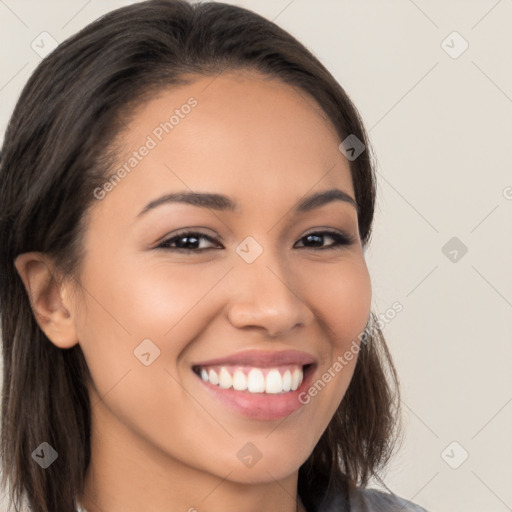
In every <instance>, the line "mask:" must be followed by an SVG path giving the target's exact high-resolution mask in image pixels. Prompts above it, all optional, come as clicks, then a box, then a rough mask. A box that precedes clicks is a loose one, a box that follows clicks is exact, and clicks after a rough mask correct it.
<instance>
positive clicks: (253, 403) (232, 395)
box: [193, 365, 316, 420]
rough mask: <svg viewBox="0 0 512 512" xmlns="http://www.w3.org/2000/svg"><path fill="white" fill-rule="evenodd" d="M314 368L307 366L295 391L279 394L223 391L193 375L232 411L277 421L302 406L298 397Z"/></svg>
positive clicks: (305, 386)
mask: <svg viewBox="0 0 512 512" xmlns="http://www.w3.org/2000/svg"><path fill="white" fill-rule="evenodd" d="M315 368H316V366H315V365H313V366H308V368H307V370H306V372H305V375H304V379H303V381H302V383H301V385H300V386H299V387H298V388H297V389H296V390H295V391H288V392H286V393H279V394H277V393H276V394H273V393H249V391H236V390H235V389H233V388H229V389H225V388H221V387H220V386H216V385H214V384H211V383H210V382H206V381H204V380H203V379H202V378H201V377H199V376H198V375H197V374H196V373H195V372H193V373H194V375H196V377H197V378H198V379H199V380H200V381H201V382H202V384H203V386H205V388H206V389H207V390H208V391H209V392H210V393H211V394H212V395H213V396H214V397H215V398H217V399H218V400H219V401H221V402H222V403H224V404H225V405H227V406H228V407H230V408H231V409H233V410H234V411H236V412H238V413H240V414H242V415H243V416H246V417H249V418H252V419H256V420H277V419H279V418H284V417H286V416H289V415H290V414H291V413H292V412H295V411H296V410H298V409H300V408H301V407H302V406H303V405H304V404H303V403H301V402H300V401H299V396H300V394H301V393H302V392H304V391H306V390H307V389H308V387H309V383H310V382H311V380H312V378H313V374H314V373H315Z"/></svg>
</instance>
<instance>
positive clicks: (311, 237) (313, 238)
mask: <svg viewBox="0 0 512 512" xmlns="http://www.w3.org/2000/svg"><path fill="white" fill-rule="evenodd" d="M325 238H328V239H329V238H330V239H331V240H334V243H331V244H329V245H327V246H324V245H323V243H324V241H325ZM300 240H304V241H306V243H307V244H313V245H307V246H306V248H308V249H309V248H311V249H336V248H339V247H340V246H345V245H351V244H353V243H354V240H353V239H352V237H350V236H348V235H346V234H344V233H338V232H336V231H315V232H313V233H308V234H307V235H305V236H303V237H302V238H301V239H300Z"/></svg>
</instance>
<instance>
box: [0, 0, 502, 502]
mask: <svg viewBox="0 0 512 512" xmlns="http://www.w3.org/2000/svg"><path fill="white" fill-rule="evenodd" d="M128 3H130V2H127V1H122V0H116V1H115V0H109V1H100V0H92V1H91V0H89V1H86V0H73V1H27V0H25V1H15V0H0V16H1V27H0V45H1V46H0V47H1V64H0V66H1V68H0V69H1V74H0V101H1V113H0V133H1V134H2V135H1V136H2V137H3V133H4V131H5V127H6V125H7V121H8V118H9V116H10V113H11V111H12V109H13V107H14V104H15V101H16V99H17V97H18V95H19V93H20V91H21V89H22V87H23V85H24V84H25V82H26V81H27V79H28V77H29V75H30V73H31V72H32V70H33V69H34V68H35V66H36V65H37V64H38V62H39V61H40V56H39V55H38V54H37V53H36V52H35V51H34V50H33V49H32V47H31V44H33V43H32V42H33V41H35V42H36V43H37V41H40V39H38V37H39V35H40V34H41V32H43V31H47V32H48V33H49V34H51V36H53V38H55V39H56V40H57V41H59V42H60V41H63V40H64V39H66V38H67V37H68V36H70V35H71V34H73V33H75V32H76V31H78V30H79V29H80V28H82V27H83V26H85V25H86V24H88V23H89V22H91V21H92V20H94V19H95V18H97V17H98V16H99V15H101V14H104V13H105V12H107V11H110V10H112V9H114V8H116V7H119V6H122V5H126V4H128ZM231 3H236V4H237V5H241V6H244V7H248V8H250V9H252V10H255V11H257V12H259V13H260V14H262V15H264V16H265V17H267V18H269V19H272V20H274V21H276V23H278V24H279V25H281V26H282V27H283V28H285V29H287V30H288V31H290V32H291V33H292V34H293V35H295V36H296V37H297V38H298V39H299V40H300V41H302V42H303V43H304V44H305V45H306V46H307V47H308V48H310V49H311V50H312V51H313V52H314V53H315V54H316V55H317V56H318V57H319V58H320V60H321V61H322V62H323V63H324V64H325V65H326V66H327V67H328V68H329V69H330V70H331V72H332V73H333V74H334V75H335V77H336V78H337V79H338V80H339V82H340V83H341V84H342V86H343V87H344V88H345V89H346V91H347V92H348V93H349V95H350V96H351V98H352V99H353V100H354V102H355V104H356V105H357V107H358V109H359V110H360V112H361V114H362V116H363V119H364V121H365V123H366V126H367V128H368V130H369V132H370V137H371V141H372V143H373V145H374V149H375V152H376V155H377V158H378V179H379V191H378V208H377V216H376V223H375V234H374V237H373V242H372V245H371V248H370V249H369V250H368V253H367V259H368V264H369V267H370V272H371V275H372V282H373V294H374V299H373V300H374V309H375V311H376V312H377V313H379V312H384V311H386V310H387V309H388V308H389V307H390V306H391V304H392V303H393V302H395V301H397V300H398V301H400V302H401V303H402V304H403V307H404V309H403V311H402V312H401V313H399V314H398V315H397V316H396V318H395V319H393V320H392V321H391V322H390V323H389V324H387V325H386V327H385V329H384V332H385V335H386V337H387V340H388V343H389V345H390V348H391V350H392V353H393V355H394V358H395V361H396V364H397V367H398V371H399V374H400V377H401V381H402V392H403V406H404V411H405V420H406V421H405V423H406V428H407V430H406V437H405V441H404V445H403V447H402V449H401V451H400V452H399V453H398V455H397V456H396V457H395V459H394V460H393V462H392V463H391V465H390V466H389V470H388V472H387V473H386V474H385V475H384V481H385V483H386V485H387V486H388V487H390V488H391V489H392V490H393V491H394V492H395V493H397V494H399V495H402V496H403V497H405V498H408V499H411V500H413V501H415V502H417V503H419V504H421V505H423V506H424V507H426V508H427V509H429V510H430V511H439V512H481V511H486V512H502V511H506V510H512V486H511V485H510V482H512V464H511V460H512V437H511V436H510V432H511V431H512V429H511V426H512V403H511V402H512V386H511V383H512V372H511V370H510V361H511V360H512V358H511V356H512V343H511V341H512V336H511V334H512V327H511V326H512V322H511V319H512V315H511V313H512V272H511V271H510V261H511V260H512V258H511V255H512V241H511V236H510V235H511V234H512V230H511V228H512V188H511V187H512V173H511V163H512V156H511V151H510V148H511V141H512V115H511V114H512V72H511V67H510V62H512V38H511V37H510V31H511V21H512V1H511V0H500V1H496V0H485V1H484V0H481V1H476V0H475V1H453V0H452V1H441V0H436V1H426V0H415V1H412V0H387V1H376V0H374V1H369V0H360V1H355V0H350V1H348V0H347V1H341V0H340V1H336V0H320V1H312V0H310V1H305V0H292V1H290V0H274V1H271V0H268V1H267V0H264V1H262V0H258V1H255V0H246V1H232V2H231ZM134 21H135V20H134ZM453 31H457V32H458V33H459V34H460V35H461V36H462V38H464V40H466V41H467V43H468V44H469V47H468V49H467V50H466V51H465V52H464V53H462V54H461V55H460V56H458V57H457V58H452V57H451V56H450V55H449V54H448V53H447V51H445V49H446V50H448V51H450V52H452V54H454V52H457V51H458V50H460V49H461V48H462V46H461V44H462V41H461V40H460V39H459V40H458V39H457V36H450V37H449V38H448V39H447V40H446V42H445V43H444V44H442V42H443V41H444V40H445V39H446V38H447V36H449V35H450V34H451V33H452V32H453ZM44 37H46V36H44ZM34 44H35V43H34ZM39 44H40V45H41V44H42V43H39ZM450 47H451V48H450ZM507 187H508V188H507ZM452 237H457V238H458V239H459V240H460V241H461V242H462V243H463V244H464V245H465V246H467V248H468V252H467V253H466V254H465V255H463V256H461V254H462V253H461V252H460V250H459V251H458V252H457V255H456V256H457V261H455V262H454V261H451V260H450V259H449V257H450V258H453V257H455V253H453V252H452V253H451V255H450V254H448V256H449V257H447V256H446V255H445V254H444V253H443V252H442V248H443V246H444V245H445V244H446V243H447V242H448V240H450V239H451V238H452ZM450 250H451V249H450ZM446 252H448V251H446ZM505 262H507V263H508V265H506V264H505ZM454 441H455V442H456V443H458V444H456V445H451V443H452V442H454ZM450 445H451V446H450ZM447 447H448V448H447ZM466 452H467V453H468V454H469V457H468V458H467V460H466V461H465V462H464V463H463V464H461V465H460V466H459V467H458V468H457V469H453V468H452V467H450V465H449V464H451V465H452V466H456V465H457V464H459V463H460V462H461V460H462V459H463V456H464V455H465V453H466ZM443 454H444V455H443Z"/></svg>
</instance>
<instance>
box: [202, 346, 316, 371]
mask: <svg viewBox="0 0 512 512" xmlns="http://www.w3.org/2000/svg"><path fill="white" fill-rule="evenodd" d="M312 363H316V358H315V357H314V356H312V355H311V354H308V353H307V352H301V351H299V350H281V351H271V350H256V349H255V350H244V351H242V352H237V353H236V354H231V355H228V356H223V357H217V358H215V359H209V360H208V361H201V362H198V363H195V364H194V365H192V366H218V365H223V364H224V365H240V366H242V365H243V366H256V367H261V368H265V367H274V366H284V365H295V364H296V365H300V366H305V365H307V364H312Z"/></svg>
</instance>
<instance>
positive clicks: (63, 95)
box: [0, 0, 399, 512]
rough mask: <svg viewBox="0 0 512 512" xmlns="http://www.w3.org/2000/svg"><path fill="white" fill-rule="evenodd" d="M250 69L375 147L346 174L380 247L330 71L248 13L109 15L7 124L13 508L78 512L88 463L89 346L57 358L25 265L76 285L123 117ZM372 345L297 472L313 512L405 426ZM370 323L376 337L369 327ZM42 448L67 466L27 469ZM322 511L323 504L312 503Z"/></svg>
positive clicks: (160, 2)
mask: <svg viewBox="0 0 512 512" xmlns="http://www.w3.org/2000/svg"><path fill="white" fill-rule="evenodd" d="M242 68H245V69H252V70H256V71H259V72H260V73H262V74H264V75H267V76H270V77H273V78H277V79H280V80H282V81H283V82H285V83H287V84H289V85H291V86H293V87H294V88H296V89H297V90H299V91H300V92H301V93H306V94H307V95H309V97H311V98H313V99H314V100H315V101H316V102H317V103H318V104H319V105H320V107H321V108H322V109H323V111H324V112H325V114H326V116H327V118H328V119H329V120H330V121H331V122H332V124H333V126H334V127H335V128H336V130H337V132H338V134H339V137H340V141H342V140H344V139H345V138H346V137H347V136H348V135H350V134H354V135H355V136H356V137H357V138H358V139H360V140H361V141H362V142H363V143H364V145H365V146H366V151H364V152H363V153H362V154H361V155H360V156H359V157H358V158H357V159H355V160H353V161H351V162H350V170H351V174H352V180H353V185H354V191H355V197H356V202H357V205H358V224H359V231H360V236H361V241H362V244H363V246H366V244H367V243H368V242H369V239H370V233H371V226H372V222H373V215H374V205H375V196H376V188H375V175H374V170H373V163H372V160H371V151H370V145H369V141H368V137H367V134H366V133H365V129H364V127H363V124H362V121H361V119H360V116H359V114H358V112H357V110H356V108H355V107H354V105H353V104H352V102H351V101H350V99H349V97H348V96H347V94H346V93H345V91H344V90H343V89H342V87H341V86H340V85H339V84H338V83H337V81H336V80H335V79H334V78H333V76H332V75H331V74H330V73H329V72H328V71H327V69H326V68H325V67H324V66H323V65H322V64H321V63H320V62H319V61H318V60H317V59H316V58H315V57H314V56H313V55H312V54H311V53H310V52H309V51H308V50H307V49H306V48H305V47H304V46H303V45H302V44H301V43H299V42H298V41H297V40H296V39H295V38H293V37H292V36H291V35H289V34H288V33H287V32H285V31H284V30H282V29H280V28H279V27H278V26H277V25H275V24H274V23H272V22H270V21H268V20H266V19H264V18H262V17H261V16H259V15H257V14H255V13H253V12H251V11H249V10H246V9H242V8H240V7H235V6H231V5H227V4H222V3H216V2H212V3H205V4H199V3H198V4H193V5H192V4H189V3H187V2H185V1H182V0H167V1H166V0H150V1H147V2H141V3H137V4H133V5H129V6H127V7H123V8H120V9H117V10H115V11H112V12H110V13H108V14H106V15H105V16H102V17H101V18H99V19H98V20H96V21H95V22H94V23H91V24H90V25H88V26H87V27H85V28H84V29H83V30H81V31H80V32H79V33H77V34H76V35H74V36H73V37H71V38H69V39H68V40H66V41H65V42H63V43H62V44H61V45H59V47H58V48H57V49H55V50H54V51H53V52H52V53H51V54H50V55H48V56H47V57H46V58H45V59H44V60H43V61H42V62H41V63H40V64H39V66H38V67H37V69H36V70H35V71H34V73H33V74H32V76H31V77H30V79H29V81H28V83H27V84H26V85H25V87H24V89H23V91H22V94H21V96H20V98H19V100H18V102H17V105H16V107H15V110H14V112H13V114H12V117H11V119H10V122H9V125H8V128H7V132H6V136H5V140H4V144H3V148H2V160H1V162H0V248H1V251H0V279H1V286H0V307H1V328H2V337H3V362H4V376H3V395H2V413H1V415H2V416H1V419H2V433H1V445H0V447H1V450H0V453H1V454H2V471H3V475H2V486H3V488H4V489H5V488H6V486H7V485H9V486H10V494H9V497H10V500H11V505H12V504H13V503H14V504H15V507H16V510H18V507H19V506H20V503H21V502H22V500H24V499H26V500H27V501H28V503H29V505H30V507H31V508H32V510H33V511H34V512H56V511H57V512H69V511H70V510H74V507H75V505H76V498H77V496H78V495H79V494H80V493H82V491H83V484H84V478H85V475H86V472H87V468H88V464H89V460H90V416H91V414H90V413H91V409H90V403H89V396H88V392H87V386H86V384H87V380H88V379H89V378H90V374H89V371H88V367H87V364H86V361H85V359H84V356H83V353H82V351H81V348H80V345H75V346H74V347H72V348H70V349H65V350H63V349H59V348H58V347H56V346H55V345H54V344H53V343H51V342H50V341H49V340H48V338H47V337H46V336H45V334H44V333H43V331H42V330H41V329H40V327H39V326H38V324H37V322H36V319H35V317H34V314H33V312H32V309H31V305H30V301H29V298H28V295H27V293H26V290H25V288H24V286H23V283H22V280H21V278H20V276H19V275H18V273H17V272H16V269H15V267H14V259H15V258H16V256H17V255H19V254H22V253H24V252H28V251H41V252H44V253H46V254H48V255H49V256H51V257H52V258H53V259H54V262H55V264H56V268H58V269H60V270H61V271H62V272H63V274H65V275H66V276H76V275H78V273H77V272H78V268H79V266H80V262H81V258H82V256H83V251H82V250H81V241H82V235H83V232H84V229H85V221H84V219H85V213H86V211H87V210H88V209H89V208H90V207H91V205H92V204H93V202H94V195H93V191H94V189H95V188H96V187H98V186H101V185H102V184H103V183H104V180H105V175H106V172H107V171H110V170H111V164H112V163H113V162H114V154H113V153H110V154H109V151H108V148H109V143H110V144H112V143H113V142H114V141H115V140H116V137H117V136H119V134H120V133H121V130H122V128H123V125H122V121H121V119H122V118H123V116H124V117H125V118H126V115H128V114H133V107H136V106H137V105H140V104H142V102H144V101H146V100H148V99H150V98H151V97H152V95H154V94H155V93H156V92H158V91H159V90H160V89H162V88H165V87H169V86H172V84H178V83H183V82H184V77H185V75H186V74H190V73H192V74H201V75H204V76H213V75H215V74H217V73H219V72H222V71H223V70H236V69H242ZM375 320H376V318H375V315H374V314H372V315H371V316H370V319H369V326H370V327H371V329H370V331H369V332H370V334H369V336H368V339H367V340H366V341H365V342H364V343H361V350H360V352H359V357H358V360H357V364H356V367H355V370H354V375H353V378H352V381H351V383H350V385H349V388H348V390H347V392H346V395H345V397H344V398H343V400H342V402H341V404H340V406H339V408H338V410H337V411H336V413H335V415H334V417H333V418H332V420H331V422H330V424H329V426H328V427H327V429H326V431H325V432H324V433H323V435H322V437H321V439H320V441H319V442H318V444H317V446H316V447H315V449H314V451H313V453H312V454H311V455H310V457H309V458H308V459H307V461H306V462H305V463H304V464H303V465H302V466H301V468H300V470H299V483H298V491H299V495H300V497H301V499H302V501H303V502H304V504H305V505H306V506H307V507H308V506H309V507H313V503H314V501H315V499H317V498H321V497H322V496H326V495H328V494H329V493H331V492H333V493H336V492H343V493H344V494H346V493H347V489H349V488H352V487H354V486H356V485H363V486H364V485H365V484H366V483H367V482H368V479H369V477H370V476H372V475H376V474H377V471H378V470H379V469H380V468H383V467H384V466H385V464H386V462H387V460H388V459H389V456H390V454H391V452H392V448H393V446H394V441H395V437H396V436H395V435H394V434H395V433H396V432H397V431H398V430H397V429H396V428H395V427H397V419H398V404H399V397H398V385H397V384H398V383H397V378H396V373H395V370H394V368H393V364H392V362H391V358H390V355H389V353H388V350H387V348H386V344H385V341H384V338H383V336H382V332H381V330H380V329H379V328H378V327H376V326H374V325H373V323H375ZM372 325H373V327H372ZM43 441H46V442H48V443H49V444H50V445H51V446H52V447H54V448H55V449H56V451H57V452H58V454H59V456H58V459H57V460H56V461H55V463H53V464H52V465H50V466H49V467H48V468H47V469H42V468H41V467H39V465H37V464H35V463H34V461H33V460H32V458H31V454H32V452H33V451H34V450H35V448H36V447H38V446H39V445H40V444H41V442H43ZM312 509H313V508H312Z"/></svg>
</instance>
